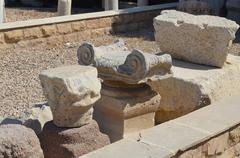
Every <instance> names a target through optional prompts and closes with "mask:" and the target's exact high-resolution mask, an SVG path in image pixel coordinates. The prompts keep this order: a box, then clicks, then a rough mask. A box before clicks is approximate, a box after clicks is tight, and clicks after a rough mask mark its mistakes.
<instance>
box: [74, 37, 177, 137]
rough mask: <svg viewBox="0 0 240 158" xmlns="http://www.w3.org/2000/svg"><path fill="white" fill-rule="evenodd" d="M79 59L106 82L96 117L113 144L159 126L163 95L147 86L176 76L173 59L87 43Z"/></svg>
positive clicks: (117, 45)
mask: <svg viewBox="0 0 240 158" xmlns="http://www.w3.org/2000/svg"><path fill="white" fill-rule="evenodd" d="M77 56H78V62H79V64H81V65H92V66H94V67H96V68H97V69H98V73H99V77H100V78H101V79H102V80H103V82H102V91H101V99H100V100H99V101H98V102H97V103H96V105H95V109H94V116H95V119H96V120H97V121H98V122H99V125H100V127H101V128H102V130H103V131H104V132H106V133H107V134H108V135H109V136H110V138H111V141H116V140H119V139H121V138H123V137H125V136H126V135H127V134H129V133H132V132H136V131H139V130H141V129H145V128H149V127H153V126H154V125H155V121H154V117H155V112H156V111H157V110H158V108H159V105H160V95H159V94H158V93H157V92H155V91H153V90H152V89H151V88H150V86H148V85H147V84H146V83H148V82H151V81H159V80H162V79H166V78H169V77H171V76H172V72H171V66H172V60H171V56H170V55H168V54H164V55H160V56H157V55H154V54H148V53H143V52H141V51H139V50H133V51H129V50H128V49H127V48H126V46H125V44H124V42H123V41H117V42H115V43H114V44H112V45H108V46H101V47H95V46H94V45H92V44H90V43H83V44H82V45H81V46H80V47H79V49H78V52H77Z"/></svg>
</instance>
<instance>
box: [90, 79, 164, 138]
mask: <svg viewBox="0 0 240 158" xmlns="http://www.w3.org/2000/svg"><path fill="white" fill-rule="evenodd" d="M101 96H102V97H101V99H100V100H99V101H98V102H97V103H96V105H95V107H94V118H95V119H96V120H97V121H98V124H99V126H100V128H101V130H102V131H103V132H104V133H106V134H108V135H109V137H110V139H111V142H114V141H117V140H120V139H122V138H124V137H125V136H126V135H127V134H130V133H133V132H137V131H139V130H142V129H146V128H150V127H153V126H154V125H155V120H154V117H155V112H156V111H157V110H158V108H159V104H160V99H161V97H160V95H159V94H158V93H157V92H155V91H153V90H152V89H151V88H150V87H149V86H148V85H146V84H138V85H128V84H124V83H122V82H104V83H103V88H102V91H101Z"/></svg>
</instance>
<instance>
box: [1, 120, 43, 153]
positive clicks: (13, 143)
mask: <svg viewBox="0 0 240 158" xmlns="http://www.w3.org/2000/svg"><path fill="white" fill-rule="evenodd" d="M0 157H1V158H16V157H17V158H43V157H44V156H43V151H42V149H41V146H40V142H39V140H38V137H37V136H36V134H35V133H34V131H32V130H31V129H29V128H26V127H24V126H22V125H13V124H11V125H1V126H0Z"/></svg>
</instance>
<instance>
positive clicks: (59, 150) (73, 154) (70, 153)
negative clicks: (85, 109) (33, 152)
mask: <svg viewBox="0 0 240 158" xmlns="http://www.w3.org/2000/svg"><path fill="white" fill-rule="evenodd" d="M40 141H41V145H42V148H43V151H44V156H45V158H77V157H79V156H81V155H83V154H86V153H89V152H91V151H94V150H97V149H99V148H101V147H104V146H106V145H108V144H110V141H109V138H108V136H107V135H105V134H102V133H101V132H100V131H99V127H98V125H97V123H96V122H95V121H91V122H90V123H89V124H88V125H85V126H82V127H78V128H60V127H57V126H55V125H54V124H53V122H52V121H51V122H48V123H47V124H46V125H45V126H44V129H43V132H42V133H41V135H40Z"/></svg>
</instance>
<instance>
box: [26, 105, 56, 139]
mask: <svg viewBox="0 0 240 158" xmlns="http://www.w3.org/2000/svg"><path fill="white" fill-rule="evenodd" d="M52 119H53V116H52V112H51V109H50V107H49V106H47V105H44V104H38V106H35V107H33V108H32V109H31V111H30V113H29V114H28V116H27V118H26V121H25V122H24V123H23V125H25V126H26V127H28V128H31V129H32V130H34V131H35V133H36V134H37V135H38V134H40V133H41V132H42V129H43V127H44V125H45V123H47V122H48V121H51V120H52Z"/></svg>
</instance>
